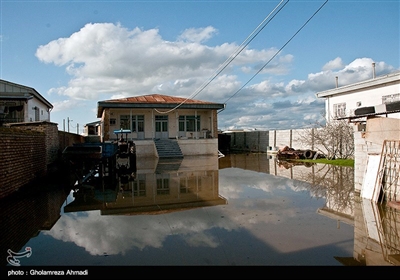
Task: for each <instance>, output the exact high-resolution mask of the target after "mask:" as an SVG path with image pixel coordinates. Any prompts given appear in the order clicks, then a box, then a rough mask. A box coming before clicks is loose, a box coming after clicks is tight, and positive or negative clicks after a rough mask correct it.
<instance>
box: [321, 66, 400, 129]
mask: <svg viewBox="0 0 400 280" xmlns="http://www.w3.org/2000/svg"><path fill="white" fill-rule="evenodd" d="M316 96H317V97H318V98H325V113H326V120H327V121H329V120H332V119H340V118H348V117H354V116H356V115H373V114H375V115H385V114H390V117H391V118H400V113H399V112H398V110H397V112H396V108H398V107H399V106H398V104H399V103H400V72H396V73H392V74H388V75H385V76H380V77H372V78H371V79H370V80H366V81H362V82H359V83H355V84H351V85H347V86H342V87H336V88H334V89H330V90H326V91H322V92H318V93H317V94H316ZM391 107H396V108H391ZM392 109H394V110H392Z"/></svg>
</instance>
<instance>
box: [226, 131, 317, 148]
mask: <svg viewBox="0 0 400 280" xmlns="http://www.w3.org/2000/svg"><path fill="white" fill-rule="evenodd" d="M310 130H311V129H287V130H270V131H237V132H236V131H235V132H229V133H226V134H227V135H230V136H231V143H230V150H231V151H249V152H262V153H265V152H268V151H277V150H278V149H279V148H283V147H285V146H288V147H291V148H294V149H311V150H315V149H316V148H319V149H321V150H323V151H324V150H325V149H324V148H323V147H316V146H315V145H314V144H312V145H311V146H307V145H305V144H304V143H303V141H301V136H302V135H307V134H310V133H311V132H310Z"/></svg>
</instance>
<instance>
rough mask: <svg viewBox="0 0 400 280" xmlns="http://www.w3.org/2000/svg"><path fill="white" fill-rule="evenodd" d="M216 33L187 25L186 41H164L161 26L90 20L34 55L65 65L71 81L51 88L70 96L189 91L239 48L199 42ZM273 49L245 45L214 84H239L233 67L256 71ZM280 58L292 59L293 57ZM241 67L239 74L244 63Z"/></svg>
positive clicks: (90, 97)
mask: <svg viewBox="0 0 400 280" xmlns="http://www.w3.org/2000/svg"><path fill="white" fill-rule="evenodd" d="M215 33H216V29H215V28H213V27H211V26H208V27H206V28H200V29H187V30H185V31H184V32H183V33H182V35H181V36H180V37H179V38H180V39H182V38H184V39H185V41H182V40H178V41H175V42H172V41H166V40H163V39H162V38H161V36H160V35H159V32H158V30H157V29H149V30H141V29H139V28H135V29H133V30H129V29H127V28H124V27H122V26H121V25H120V24H112V23H95V24H92V23H89V24H86V25H85V26H84V27H83V28H81V29H80V30H79V31H77V32H75V33H74V34H72V35H71V36H70V37H68V38H59V39H57V40H54V41H51V42H49V43H48V44H46V45H42V46H40V47H39V48H38V49H37V51H36V56H37V57H38V59H39V60H40V61H42V62H44V63H53V64H55V65H56V66H59V67H65V69H66V71H67V73H68V74H69V75H71V76H72V79H71V80H70V82H69V84H68V86H65V87H60V88H57V89H52V90H51V91H57V92H58V93H59V94H60V95H65V96H69V97H70V98H74V99H88V100H96V99H97V98H98V97H99V95H100V94H109V96H111V95H118V94H121V92H125V93H126V94H127V95H130V96H135V95H143V94H150V93H152V92H160V91H161V93H163V94H168V95H178V96H189V95H190V94H192V93H193V92H194V91H195V89H197V88H198V87H200V86H201V85H202V84H203V83H204V82H205V81H207V79H209V78H210V77H212V76H213V74H216V73H215V72H216V70H217V69H219V67H220V65H222V64H223V63H224V62H225V61H226V60H227V59H228V57H229V56H230V55H231V54H233V53H234V52H235V51H237V49H238V46H237V45H235V44H228V43H224V44H221V45H218V46H215V47H209V46H207V45H204V44H201V43H202V42H204V41H205V40H207V39H208V38H210V37H211V36H212V35H214V34H215ZM275 52H276V50H275V49H269V50H254V49H246V50H244V51H243V52H242V53H241V54H240V55H238V56H237V57H236V59H235V60H234V61H233V62H232V63H231V65H229V67H228V68H227V69H225V70H224V71H226V72H228V73H226V72H225V73H224V74H225V76H222V77H225V78H228V80H227V79H224V78H219V79H218V80H216V81H213V86H216V88H217V89H218V90H219V89H221V88H222V87H223V88H226V89H231V88H233V87H237V83H238V81H237V79H238V78H237V77H235V76H230V75H229V72H232V71H235V69H234V67H236V66H237V67H242V66H244V67H246V65H247V66H248V67H250V69H253V70H252V71H253V73H254V72H255V70H256V69H257V68H258V66H259V65H260V64H261V63H264V62H265V61H267V60H268V59H270V57H271V56H272V55H273V54H274V53H275ZM282 61H284V62H285V61H286V62H285V63H288V61H290V56H287V57H284V58H283V59H282ZM285 63H280V64H279V65H277V66H276V70H275V71H276V72H284V71H285V70H284V68H285V65H286V64H285ZM237 71H239V72H238V73H240V72H241V70H240V68H238V69H237ZM267 71H268V72H273V71H274V69H271V68H268V70H267ZM250 72H251V71H250ZM232 78H233V79H232ZM217 82H223V85H222V84H220V85H218V84H217ZM160 85H163V86H160ZM175 90H178V92H176V91H175ZM218 94H219V93H218ZM213 95H214V96H215V92H214V93H213Z"/></svg>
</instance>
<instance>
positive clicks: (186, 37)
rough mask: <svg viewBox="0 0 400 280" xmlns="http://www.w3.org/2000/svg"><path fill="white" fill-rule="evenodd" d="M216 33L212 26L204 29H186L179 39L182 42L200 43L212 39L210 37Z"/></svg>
mask: <svg viewBox="0 0 400 280" xmlns="http://www.w3.org/2000/svg"><path fill="white" fill-rule="evenodd" d="M217 32H218V31H217V30H216V29H215V28H214V27H212V26H207V27H205V28H188V29H186V30H185V31H183V32H182V34H181V35H180V36H179V39H180V40H183V41H189V42H196V43H202V42H205V41H207V40H208V39H210V38H212V36H213V35H214V34H216V33H217Z"/></svg>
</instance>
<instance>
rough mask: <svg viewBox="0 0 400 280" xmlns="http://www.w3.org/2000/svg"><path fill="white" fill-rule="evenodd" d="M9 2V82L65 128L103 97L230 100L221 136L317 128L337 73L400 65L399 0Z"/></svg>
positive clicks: (345, 77)
mask: <svg viewBox="0 0 400 280" xmlns="http://www.w3.org/2000/svg"><path fill="white" fill-rule="evenodd" d="M0 5H1V6H0V10H1V11H0V13H1V14H0V25H1V26H0V27H1V30H0V36H1V37H0V40H1V46H0V47H1V53H0V55H1V57H0V78H1V79H4V80H7V81H10V82H14V83H17V84H22V85H25V86H29V87H33V88H35V89H36V90H37V91H38V92H39V93H40V94H42V95H43V96H44V97H45V98H46V99H47V100H48V101H49V102H51V103H52V104H53V106H54V109H53V111H52V112H51V121H52V122H55V123H58V124H59V126H58V128H59V129H60V130H63V129H64V125H63V124H64V121H65V122H66V120H67V119H68V118H69V119H70V120H72V121H71V122H70V130H71V131H76V130H77V128H78V129H79V133H81V132H82V129H83V126H84V125H85V124H86V123H90V122H94V121H97V120H99V119H98V118H97V116H96V109H97V102H98V101H101V100H108V99H114V98H121V97H127V96H138V95H147V94H154V93H158V94H165V95H171V96H180V97H192V98H194V99H200V100H205V101H211V102H218V103H226V109H225V110H224V111H222V112H221V113H219V115H218V121H219V125H218V126H219V128H220V129H222V130H229V129H259V130H263V129H265V130H272V129H290V128H302V127H309V126H310V125H313V124H314V123H315V122H316V121H318V120H321V113H322V112H323V110H324V100H320V99H317V98H316V97H315V94H316V93H317V92H319V91H324V90H328V89H332V88H334V87H335V77H336V76H337V77H338V81H339V86H343V85H346V84H351V83H355V82H358V81H362V80H367V79H370V78H371V77H372V62H375V63H376V75H377V76H380V75H384V74H387V73H391V72H395V71H399V69H400V65H399V64H400V51H399V50H400V46H399V44H400V30H399V29H400V1H398V0H396V1H385V0H383V1H368V0H365V1H362V0H359V1H351V0H350V1H347V0H328V1H325V0H322V1H320V0H308V1H302V0H290V1H287V0H286V1H280V0H278V1H272V0H264V1H263V0H258V1H252V0H243V1H223V0H220V1H195V0H192V1H152V0H147V1H135V0H125V1H98V0H97V1H62V0H61V1H54V0H53V1H43V0H42V1H40V0H39V1H18V0H8V1H7V0H4V1H3V0H0ZM244 46H245V48H244V49H243V50H242V51H240V52H239V50H240V49H241V47H244ZM230 58H234V59H233V60H232V59H230ZM227 61H231V62H230V63H226V62H227ZM222 69H223V70H222ZM221 70H222V71H221ZM217 73H218V75H216V74H217ZM204 85H207V86H206V87H204ZM65 129H67V128H65Z"/></svg>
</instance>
